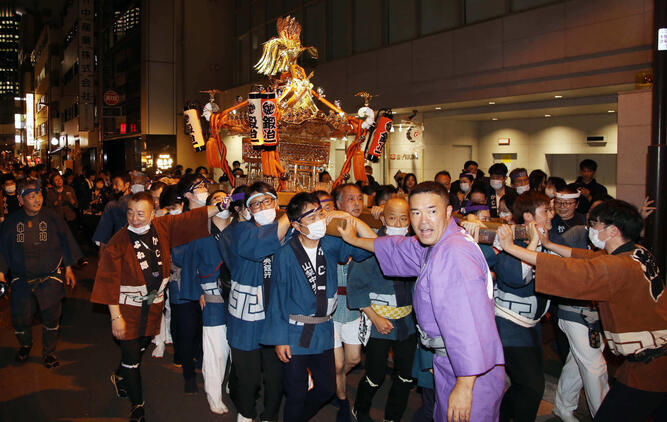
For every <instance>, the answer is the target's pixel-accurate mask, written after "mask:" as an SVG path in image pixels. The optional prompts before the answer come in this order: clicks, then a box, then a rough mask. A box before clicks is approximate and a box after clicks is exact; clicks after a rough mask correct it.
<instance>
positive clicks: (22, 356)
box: [14, 346, 30, 363]
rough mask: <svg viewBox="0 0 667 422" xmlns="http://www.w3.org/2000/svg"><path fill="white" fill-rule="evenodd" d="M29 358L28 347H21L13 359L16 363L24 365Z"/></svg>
mask: <svg viewBox="0 0 667 422" xmlns="http://www.w3.org/2000/svg"><path fill="white" fill-rule="evenodd" d="M29 357H30V347H27V346H21V348H20V349H19V351H18V352H16V356H15V357H14V359H15V360H16V362H18V363H25V361H27V360H28V358H29Z"/></svg>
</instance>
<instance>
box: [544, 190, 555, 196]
mask: <svg viewBox="0 0 667 422" xmlns="http://www.w3.org/2000/svg"><path fill="white" fill-rule="evenodd" d="M544 193H545V194H546V195H547V196H548V197H549V198H553V197H554V196H556V191H554V190H553V189H545V190H544Z"/></svg>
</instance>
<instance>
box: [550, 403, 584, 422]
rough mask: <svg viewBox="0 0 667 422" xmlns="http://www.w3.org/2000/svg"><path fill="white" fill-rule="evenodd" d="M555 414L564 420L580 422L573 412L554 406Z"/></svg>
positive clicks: (566, 421) (565, 421)
mask: <svg viewBox="0 0 667 422" xmlns="http://www.w3.org/2000/svg"><path fill="white" fill-rule="evenodd" d="M553 414H554V415H556V416H558V417H559V418H560V420H562V421H563V422H579V419H577V418H575V417H574V415H573V414H572V413H569V412H565V411H562V410H560V409H559V408H557V407H555V406H554V409H553Z"/></svg>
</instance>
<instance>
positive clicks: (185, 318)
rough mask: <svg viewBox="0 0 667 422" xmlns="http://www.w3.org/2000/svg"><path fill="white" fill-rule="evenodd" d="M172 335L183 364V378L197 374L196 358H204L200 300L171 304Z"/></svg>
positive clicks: (176, 352) (199, 359)
mask: <svg viewBox="0 0 667 422" xmlns="http://www.w3.org/2000/svg"><path fill="white" fill-rule="evenodd" d="M171 329H172V332H171V334H172V335H171V337H172V340H173V342H174V349H175V354H176V356H178V358H179V359H180V363H181V364H182V365H183V378H185V379H188V378H193V377H194V376H195V359H197V360H198V361H199V362H201V360H202V346H201V344H202V343H201V335H202V334H201V333H202V320H201V307H200V306H199V302H195V301H188V302H185V303H178V304H175V303H172V304H171Z"/></svg>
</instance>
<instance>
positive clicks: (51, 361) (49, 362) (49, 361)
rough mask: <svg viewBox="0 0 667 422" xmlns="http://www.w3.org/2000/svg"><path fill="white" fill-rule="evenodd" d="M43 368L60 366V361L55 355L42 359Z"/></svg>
mask: <svg viewBox="0 0 667 422" xmlns="http://www.w3.org/2000/svg"><path fill="white" fill-rule="evenodd" d="M44 366H46V367H47V368H49V369H50V368H57V367H59V366H60V361H59V360H58V358H57V357H56V356H55V355H48V356H46V357H44Z"/></svg>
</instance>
